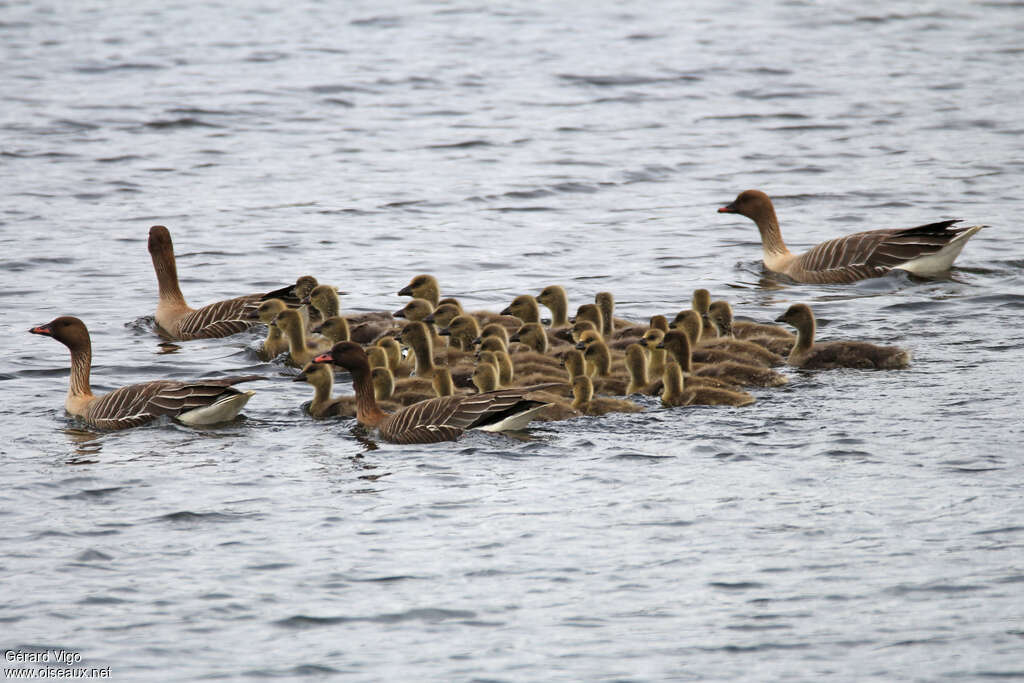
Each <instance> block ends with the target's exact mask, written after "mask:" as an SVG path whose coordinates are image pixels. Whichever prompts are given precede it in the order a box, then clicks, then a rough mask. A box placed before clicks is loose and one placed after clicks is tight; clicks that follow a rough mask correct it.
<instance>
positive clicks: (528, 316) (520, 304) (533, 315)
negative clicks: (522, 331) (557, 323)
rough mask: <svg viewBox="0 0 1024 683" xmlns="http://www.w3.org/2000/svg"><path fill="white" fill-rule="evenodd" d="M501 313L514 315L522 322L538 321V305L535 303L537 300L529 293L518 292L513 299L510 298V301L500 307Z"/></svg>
mask: <svg viewBox="0 0 1024 683" xmlns="http://www.w3.org/2000/svg"><path fill="white" fill-rule="evenodd" d="M501 315H511V316H514V317H516V318H519V319H520V320H521V321H522V322H523V323H539V322H540V306H538V305H537V300H536V299H534V298H533V297H532V296H531V295H529V294H520V295H519V296H517V297H516V298H515V299H512V303H510V304H509V305H508V306H506V307H505V308H504V309H502V311H501ZM520 324H522V323H520Z"/></svg>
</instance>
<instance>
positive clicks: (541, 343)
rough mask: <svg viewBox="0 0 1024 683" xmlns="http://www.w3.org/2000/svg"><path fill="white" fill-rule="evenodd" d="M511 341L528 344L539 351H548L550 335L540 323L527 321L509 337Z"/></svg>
mask: <svg viewBox="0 0 1024 683" xmlns="http://www.w3.org/2000/svg"><path fill="white" fill-rule="evenodd" d="M509 341H510V342H519V343H520V344H526V345H527V346H529V347H530V348H531V349H532V350H534V351H536V352H537V353H547V350H548V335H547V333H546V332H545V331H544V328H543V327H542V326H541V324H540V323H526V324H525V325H523V326H522V327H520V328H519V330H518V331H517V332H516V333H515V334H513V335H512V336H511V337H509Z"/></svg>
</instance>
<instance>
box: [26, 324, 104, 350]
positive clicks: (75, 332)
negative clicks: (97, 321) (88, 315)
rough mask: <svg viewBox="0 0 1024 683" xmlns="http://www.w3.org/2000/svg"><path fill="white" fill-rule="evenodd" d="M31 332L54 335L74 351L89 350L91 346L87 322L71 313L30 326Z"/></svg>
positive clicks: (48, 335)
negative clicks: (43, 323)
mask: <svg viewBox="0 0 1024 683" xmlns="http://www.w3.org/2000/svg"><path fill="white" fill-rule="evenodd" d="M29 332H31V333H32V334H42V335H45V336H47V337H53V338H54V339H56V340H57V341H59V342H60V343H61V344H63V345H64V346H66V347H68V348H69V349H71V350H72V351H76V350H82V349H84V350H88V349H89V348H90V347H91V344H90V342H89V330H88V329H86V327H85V323H83V322H82V321H81V320H79V319H78V318H75V317H74V316H70V315H62V316H61V317H59V318H54V319H53V320H51V321H50V322H48V323H46V324H45V325H36V326H35V327H33V328H30V329H29Z"/></svg>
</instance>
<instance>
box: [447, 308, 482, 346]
mask: <svg viewBox="0 0 1024 683" xmlns="http://www.w3.org/2000/svg"><path fill="white" fill-rule="evenodd" d="M438 334H439V335H441V336H447V337H449V338H450V341H449V344H450V345H451V346H453V347H455V348H456V349H459V350H461V351H467V352H468V351H470V350H472V348H473V340H474V339H476V338H477V337H479V336H480V325H479V323H477V321H476V318H474V317H473V316H471V315H466V314H463V315H458V316H455V318H453V319H452V321H451V322H450V323H449V324H448V327H446V328H443V329H441V330H439V331H438Z"/></svg>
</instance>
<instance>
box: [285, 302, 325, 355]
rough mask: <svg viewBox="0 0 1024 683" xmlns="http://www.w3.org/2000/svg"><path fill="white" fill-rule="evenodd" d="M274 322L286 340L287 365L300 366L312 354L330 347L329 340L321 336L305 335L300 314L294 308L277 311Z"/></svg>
mask: <svg viewBox="0 0 1024 683" xmlns="http://www.w3.org/2000/svg"><path fill="white" fill-rule="evenodd" d="M274 324H275V325H277V326H278V327H279V328H281V332H282V334H284V336H285V338H286V339H287V340H288V364H289V365H293V366H295V367H297V368H301V367H303V366H304V365H305V364H306V363H308V362H309V361H311V360H313V356H315V355H317V354H319V353H323V352H324V351H325V350H326V349H328V348H330V342H328V341H327V340H326V339H324V338H323V337H319V336H318V337H317V338H315V339H314V338H310V337H307V336H306V327H305V325H304V324H303V322H302V315H301V314H300V313H299V312H298V311H296V310H294V309H291V308H287V309H285V310H283V311H281V312H280V313H278V314H277V317H276V318H274Z"/></svg>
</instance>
